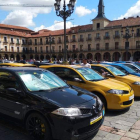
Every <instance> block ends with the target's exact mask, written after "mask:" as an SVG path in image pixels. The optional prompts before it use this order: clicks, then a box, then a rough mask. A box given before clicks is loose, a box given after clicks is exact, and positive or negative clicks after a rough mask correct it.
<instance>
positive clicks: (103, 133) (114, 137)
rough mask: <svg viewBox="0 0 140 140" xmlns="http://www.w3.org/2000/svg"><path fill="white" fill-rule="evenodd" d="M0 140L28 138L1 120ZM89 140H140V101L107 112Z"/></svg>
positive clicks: (22, 131) (27, 139)
mask: <svg viewBox="0 0 140 140" xmlns="http://www.w3.org/2000/svg"><path fill="white" fill-rule="evenodd" d="M0 140H30V138H29V136H28V135H27V133H26V131H25V130H24V129H22V128H20V127H18V126H14V125H13V124H11V123H9V122H5V121H2V120H1V121H0ZM89 140H140V99H137V100H136V101H135V103H134V104H133V106H132V107H131V108H130V109H129V110H127V111H121V112H114V111H108V112H107V113H106V117H105V121H104V124H103V126H102V127H101V128H100V131H99V132H98V133H97V134H96V136H95V137H94V138H90V139H89Z"/></svg>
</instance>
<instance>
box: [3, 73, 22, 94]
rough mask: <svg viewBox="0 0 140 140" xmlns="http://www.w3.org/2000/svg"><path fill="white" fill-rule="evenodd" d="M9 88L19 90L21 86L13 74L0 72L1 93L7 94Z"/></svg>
mask: <svg viewBox="0 0 140 140" xmlns="http://www.w3.org/2000/svg"><path fill="white" fill-rule="evenodd" d="M8 88H15V89H17V90H18V89H19V84H18V82H17V80H16V78H15V76H13V75H12V74H11V73H8V72H0V93H3V92H6V89H8Z"/></svg>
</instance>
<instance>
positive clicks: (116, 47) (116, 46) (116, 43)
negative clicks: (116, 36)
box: [115, 42, 119, 50]
mask: <svg viewBox="0 0 140 140" xmlns="http://www.w3.org/2000/svg"><path fill="white" fill-rule="evenodd" d="M117 49H119V42H115V50H117Z"/></svg>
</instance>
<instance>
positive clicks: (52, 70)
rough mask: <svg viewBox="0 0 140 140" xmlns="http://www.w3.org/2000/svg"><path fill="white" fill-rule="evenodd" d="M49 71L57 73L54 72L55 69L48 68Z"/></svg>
mask: <svg viewBox="0 0 140 140" xmlns="http://www.w3.org/2000/svg"><path fill="white" fill-rule="evenodd" d="M47 70H49V71H51V72H53V73H54V72H55V71H54V68H47Z"/></svg>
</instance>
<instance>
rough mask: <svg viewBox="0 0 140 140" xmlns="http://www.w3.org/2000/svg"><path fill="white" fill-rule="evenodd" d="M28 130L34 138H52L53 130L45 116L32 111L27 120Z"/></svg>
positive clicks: (34, 139)
mask: <svg viewBox="0 0 140 140" xmlns="http://www.w3.org/2000/svg"><path fill="white" fill-rule="evenodd" d="M26 130H27V132H28V133H29V135H30V137H31V138H32V139H33V140H51V130H50V128H49V125H48V123H47V121H46V120H45V118H44V117H43V116H42V115H40V114H38V113H32V114H30V115H29V116H28V118H27V120H26Z"/></svg>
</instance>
